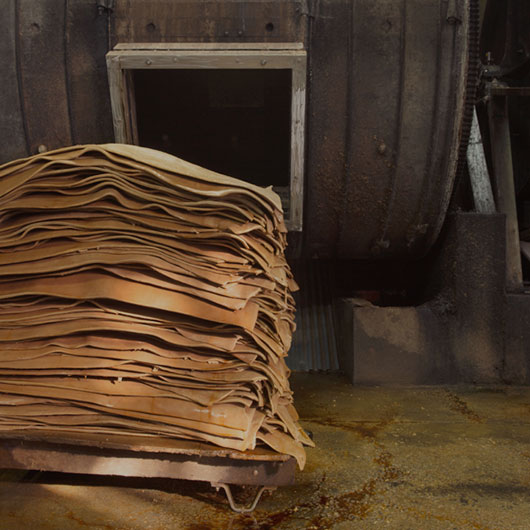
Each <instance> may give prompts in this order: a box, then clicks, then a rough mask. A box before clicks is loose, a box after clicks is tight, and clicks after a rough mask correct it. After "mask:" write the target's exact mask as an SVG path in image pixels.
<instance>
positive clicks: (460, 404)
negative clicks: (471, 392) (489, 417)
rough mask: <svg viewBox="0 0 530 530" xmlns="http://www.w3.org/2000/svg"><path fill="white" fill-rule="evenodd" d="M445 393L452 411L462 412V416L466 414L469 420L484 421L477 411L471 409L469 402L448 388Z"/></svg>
mask: <svg viewBox="0 0 530 530" xmlns="http://www.w3.org/2000/svg"><path fill="white" fill-rule="evenodd" d="M444 394H445V397H446V399H447V400H448V401H449V408H450V409H451V410H452V411H454V412H458V413H459V414H462V416H465V417H466V418H467V419H468V420H470V421H473V422H475V423H483V422H484V420H483V419H482V418H481V417H480V416H479V415H478V414H477V413H476V412H474V411H473V410H471V409H470V408H469V406H468V404H467V403H466V402H465V401H464V400H463V399H461V398H460V397H458V396H457V395H456V394H454V393H453V392H451V391H450V390H447V389H445V390H444Z"/></svg>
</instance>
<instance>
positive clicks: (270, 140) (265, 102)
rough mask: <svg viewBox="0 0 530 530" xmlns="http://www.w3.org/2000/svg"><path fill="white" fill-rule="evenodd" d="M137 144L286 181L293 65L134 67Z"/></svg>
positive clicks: (244, 175)
mask: <svg viewBox="0 0 530 530" xmlns="http://www.w3.org/2000/svg"><path fill="white" fill-rule="evenodd" d="M133 82H134V91H135V100H136V113H137V125H138V138H139V143H140V145H143V146H145V147H151V148H154V149H159V150H162V151H166V152H168V153H171V154H173V155H175V156H178V157H180V158H183V159H184V160H187V161H189V162H193V163H194V164H198V165H201V166H204V167H206V168H208V169H212V170H214V171H217V172H220V173H224V174H227V175H230V176H232V177H237V178H240V179H242V180H246V181H248V182H253V183H254V184H258V185H260V186H270V185H272V186H289V174H290V150H291V70H228V69H227V70H219V69H207V70H191V69H190V70H188V69H178V70H134V71H133Z"/></svg>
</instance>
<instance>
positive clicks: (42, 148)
mask: <svg viewBox="0 0 530 530" xmlns="http://www.w3.org/2000/svg"><path fill="white" fill-rule="evenodd" d="M47 150H48V148H47V147H46V146H45V145H44V144H40V145H39V147H37V151H38V152H39V153H45V152H46V151H47Z"/></svg>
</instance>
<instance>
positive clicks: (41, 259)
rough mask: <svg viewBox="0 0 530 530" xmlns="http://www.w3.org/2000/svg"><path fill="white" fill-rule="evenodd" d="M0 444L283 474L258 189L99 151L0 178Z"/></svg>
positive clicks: (287, 305) (283, 305)
mask: <svg viewBox="0 0 530 530" xmlns="http://www.w3.org/2000/svg"><path fill="white" fill-rule="evenodd" d="M0 216H1V221H0V304H1V306H0V307H1V311H0V431H7V430H20V429H26V430H30V431H37V430H43V431H46V432H49V431H53V432H65V431H66V432H74V433H100V434H104V435H108V434H113V433H114V434H124V433H126V434H128V435H138V436H146V435H147V436H157V437H172V438H179V439H183V440H194V441H201V442H208V443H211V444H215V445H217V446H221V447H225V448H230V449H236V450H241V451H245V450H248V449H253V448H254V447H255V446H256V444H259V445H266V446H269V447H270V448H272V449H274V450H276V451H278V452H281V453H285V454H289V455H292V456H294V457H296V459H297V461H298V463H299V464H300V467H303V465H304V460H305V453H304V450H303V447H302V444H308V445H312V442H311V440H309V439H308V437H307V435H306V434H305V432H304V431H303V430H302V429H301V427H300V426H299V424H298V423H297V419H298V417H297V414H296V411H295V409H294V407H293V404H292V393H291V390H290V388H289V383H288V375H289V371H288V369H287V367H286V365H285V361H284V358H285V356H286V353H287V351H288V349H289V345H290V341H291V334H292V332H293V330H294V303H293V298H292V296H291V291H292V290H293V289H295V288H296V284H295V283H294V281H293V278H292V276H291V273H290V270H289V267H288V265H287V263H286V261H285V257H284V249H285V245H286V230H285V226H284V222H283V216H282V213H281V205H280V201H279V198H278V196H277V195H276V194H275V193H274V192H272V190H270V189H263V188H259V187H257V186H254V185H251V184H248V183H245V182H242V181H239V180H237V179H233V178H230V177H225V176H222V175H219V174H216V173H213V172H211V171H208V170H205V169H203V168H200V167H197V166H194V165H192V164H189V163H186V162H184V161H182V160H179V159H177V158H174V157H172V156H169V155H166V154H164V153H160V152H157V151H153V150H150V149H144V148H140V147H136V146H129V145H119V144H108V145H101V146H96V145H88V146H77V147H71V148H65V149H60V150H56V151H52V152H49V153H44V154H41V155H36V156H33V157H30V158H26V159H23V160H17V161H14V162H11V163H9V164H5V165H4V166H0Z"/></svg>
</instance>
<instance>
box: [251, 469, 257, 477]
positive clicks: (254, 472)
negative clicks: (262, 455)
mask: <svg viewBox="0 0 530 530" xmlns="http://www.w3.org/2000/svg"><path fill="white" fill-rule="evenodd" d="M252 474H253V475H254V476H255V477H257V476H258V470H257V469H255V470H254V471H253V472H252Z"/></svg>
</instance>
